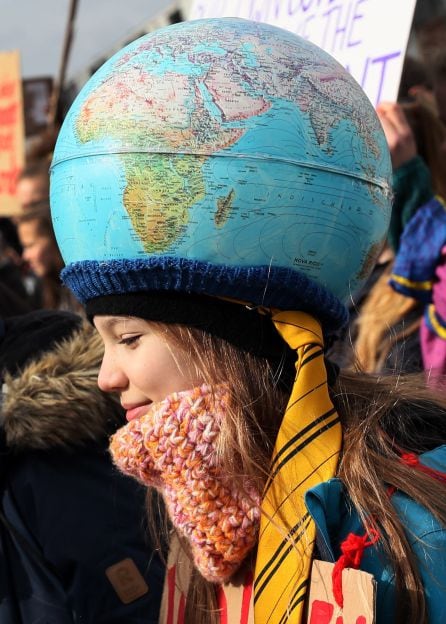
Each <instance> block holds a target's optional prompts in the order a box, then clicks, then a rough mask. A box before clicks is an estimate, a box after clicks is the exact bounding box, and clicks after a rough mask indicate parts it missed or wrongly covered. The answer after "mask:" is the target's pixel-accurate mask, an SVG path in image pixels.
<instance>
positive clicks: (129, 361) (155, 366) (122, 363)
mask: <svg viewBox="0 0 446 624" xmlns="http://www.w3.org/2000/svg"><path fill="white" fill-rule="evenodd" d="M94 324H95V326H96V329H97V330H98V332H99V334H100V335H101V337H102V340H103V341H104V347H105V351H104V358H103V360H102V365H101V369H100V371H99V377H98V385H99V387H100V388H101V390H103V391H104V392H115V393H118V394H119V395H120V399H121V405H122V406H123V408H124V409H125V410H126V412H127V414H126V416H127V420H132V419H134V418H139V417H141V416H143V415H144V414H145V413H146V412H147V406H148V405H150V403H157V402H159V401H162V400H163V399H165V398H166V396H168V395H169V394H171V393H172V392H178V391H181V390H190V389H191V388H193V387H195V386H198V385H200V384H201V383H202V382H203V380H201V379H198V376H197V373H196V372H195V370H192V366H191V364H190V362H189V359H187V358H186V356H185V354H184V353H182V352H181V351H178V352H177V351H174V350H173V349H172V348H171V346H170V345H169V344H168V343H167V341H166V339H165V338H164V337H163V336H162V335H161V334H160V333H159V331H155V330H154V328H153V326H152V325H151V324H150V323H149V322H148V321H145V320H144V319H140V318H136V317H129V316H95V318H94Z"/></svg>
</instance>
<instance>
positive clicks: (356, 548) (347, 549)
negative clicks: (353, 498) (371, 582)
mask: <svg viewBox="0 0 446 624" xmlns="http://www.w3.org/2000/svg"><path fill="white" fill-rule="evenodd" d="M378 540H379V533H378V531H377V530H376V529H373V528H371V529H369V530H368V532H367V533H365V534H364V535H355V534H354V533H349V534H348V535H347V537H346V539H345V540H344V541H343V542H342V544H341V551H342V555H341V556H340V557H339V559H338V560H337V561H336V563H335V565H334V568H333V572H332V577H331V578H332V581H333V596H334V599H335V600H336V603H337V604H338V605H339V606H340V607H341V609H342V607H343V606H344V596H343V593H342V570H344V569H345V568H354V569H355V570H357V569H358V568H359V566H360V565H361V560H362V556H363V554H364V549H365V548H367V547H368V546H373V544H376V542H377V541H378Z"/></svg>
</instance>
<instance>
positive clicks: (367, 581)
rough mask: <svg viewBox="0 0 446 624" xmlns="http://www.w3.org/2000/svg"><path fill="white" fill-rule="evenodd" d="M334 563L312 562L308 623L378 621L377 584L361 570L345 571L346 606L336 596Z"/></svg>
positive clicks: (346, 623)
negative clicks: (336, 599) (376, 606)
mask: <svg viewBox="0 0 446 624" xmlns="http://www.w3.org/2000/svg"><path fill="white" fill-rule="evenodd" d="M332 574H333V563H329V562H328V561H317V560H315V561H313V567H312V571H311V582H310V595H309V598H308V617H307V624H373V623H374V622H375V591H376V587H375V581H374V579H373V577H372V575H371V574H368V573H367V572H362V571H361V570H353V569H352V568H346V569H344V570H342V592H343V599H344V606H343V608H342V609H341V608H340V607H339V605H338V604H337V603H336V601H335V598H334V595H333V579H332Z"/></svg>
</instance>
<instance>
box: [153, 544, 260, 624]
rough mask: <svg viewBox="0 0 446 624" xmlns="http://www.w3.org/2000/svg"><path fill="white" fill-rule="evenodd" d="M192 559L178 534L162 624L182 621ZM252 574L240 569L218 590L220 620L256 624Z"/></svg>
mask: <svg viewBox="0 0 446 624" xmlns="http://www.w3.org/2000/svg"><path fill="white" fill-rule="evenodd" d="M191 575H192V562H191V559H190V557H189V556H188V555H187V553H186V552H185V550H184V549H183V547H182V545H181V543H180V541H179V539H178V537H177V535H176V534H173V536H172V539H171V541H170V547H169V556H168V559H167V573H166V577H165V580H164V589H163V596H162V600H161V608H160V617H159V623H160V624H183V623H184V613H185V607H186V596H187V593H188V588H189V584H190V582H191ZM253 580H254V579H253V574H252V572H251V571H246V570H243V569H242V570H240V571H239V572H237V573H236V574H235V575H234V576H233V577H232V578H231V580H230V582H228V583H224V584H223V585H221V586H220V587H219V588H218V589H217V600H218V608H219V613H220V622H221V623H222V624H229V623H230V622H231V623H232V622H237V624H254V605H253V599H254V595H253Z"/></svg>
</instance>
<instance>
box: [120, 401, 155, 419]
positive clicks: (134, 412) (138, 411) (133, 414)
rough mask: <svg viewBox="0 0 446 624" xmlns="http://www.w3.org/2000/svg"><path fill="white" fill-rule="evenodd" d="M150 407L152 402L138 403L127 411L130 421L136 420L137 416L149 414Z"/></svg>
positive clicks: (127, 417)
mask: <svg viewBox="0 0 446 624" xmlns="http://www.w3.org/2000/svg"><path fill="white" fill-rule="evenodd" d="M149 407H150V403H145V404H144V405H137V406H136V407H132V408H130V409H128V410H127V411H126V413H125V417H126V419H127V420H128V421H130V420H135V418H141V416H145V414H147V412H148V411H149ZM124 409H125V408H124Z"/></svg>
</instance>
